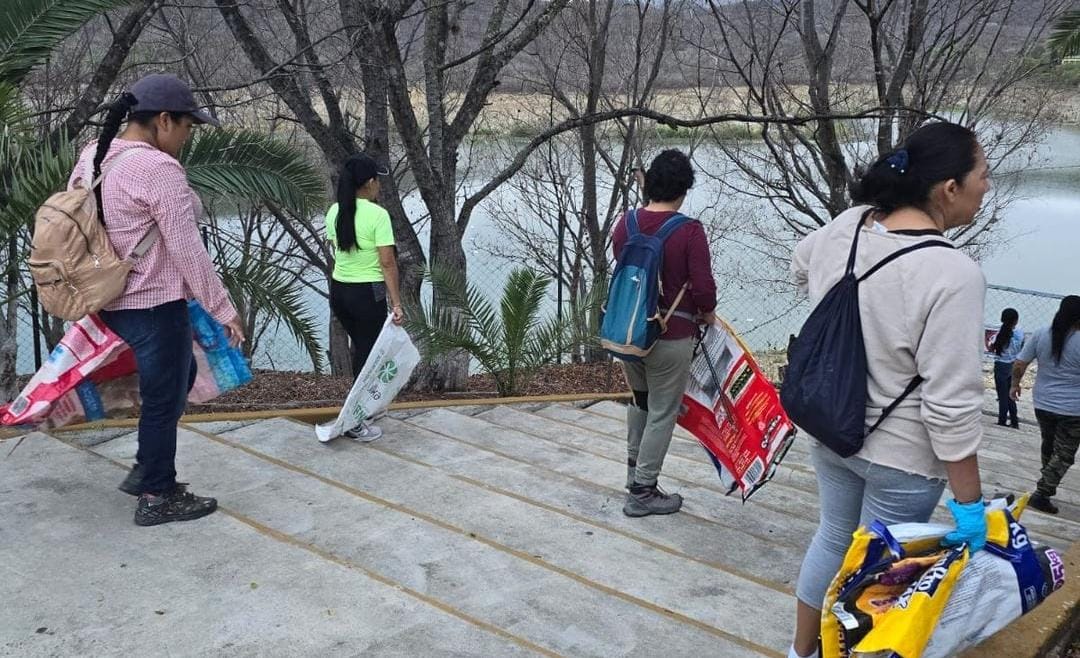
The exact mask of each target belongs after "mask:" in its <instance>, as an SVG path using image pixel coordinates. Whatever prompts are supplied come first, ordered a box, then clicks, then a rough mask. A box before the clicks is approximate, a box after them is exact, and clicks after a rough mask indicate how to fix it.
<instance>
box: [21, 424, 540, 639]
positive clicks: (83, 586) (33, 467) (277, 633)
mask: <svg viewBox="0 0 1080 658" xmlns="http://www.w3.org/2000/svg"><path fill="white" fill-rule="evenodd" d="M121 443H123V440H121ZM208 444H209V442H207V441H206V440H204V439H198V440H193V437H191V436H190V435H187V436H185V441H184V445H183V446H182V448H181V449H182V452H183V453H185V454H193V453H195V452H196V451H198V450H204V449H212V448H213V446H212V445H208ZM106 445H107V444H106ZM4 448H5V451H4V453H5V455H4V457H3V458H0V520H2V523H0V535H2V536H3V541H0V571H2V574H3V575H2V576H0V600H2V601H4V602H5V605H3V606H2V607H0V655H9V656H80V655H81V656H129V655H171V656H211V655H217V656H224V655H246V656H252V655H295V656H304V655H326V656H332V655H343V654H348V655H371V656H405V655H438V654H443V655H445V651H446V648H447V647H454V649H455V652H456V653H455V655H462V656H478V657H480V656H502V655H507V656H519V655H522V656H523V655H538V654H540V653H541V652H539V651H535V650H532V649H530V648H529V646H528V645H526V644H524V643H522V642H520V641H518V640H516V639H515V638H514V637H512V636H510V635H508V634H500V633H498V632H493V630H490V629H485V628H484V627H482V626H481V625H478V624H477V623H474V622H472V621H469V620H466V619H463V618H461V617H460V616H456V615H455V614H451V613H450V612H448V611H446V610H443V609H440V608H439V607H437V606H435V605H432V602H431V601H429V600H427V597H423V596H416V595H414V594H413V593H410V592H408V591H406V590H404V589H402V588H401V587H399V586H397V585H395V584H393V583H390V582H387V581H384V580H381V579H378V578H374V577H372V576H370V575H368V574H366V573H365V572H364V571H362V570H360V569H358V568H356V567H355V566H354V565H351V564H350V563H348V562H346V561H344V560H340V559H338V558H336V557H334V556H332V555H330V554H328V553H326V552H324V551H323V550H322V549H320V548H318V547H315V546H311V545H308V544H306V543H303V542H301V541H293V540H292V539H289V540H283V537H281V536H280V535H279V534H278V531H277V530H274V529H272V528H268V527H265V526H261V525H259V524H258V523H255V522H252V521H251V520H250V519H249V518H248V517H243V516H240V515H231V514H230V513H229V512H228V511H225V510H228V509H231V507H230V505H231V503H232V502H233V501H232V500H229V498H231V496H226V497H225V503H224V508H225V510H223V511H219V512H218V513H216V514H214V515H211V516H210V517H207V518H205V519H200V520H198V521H194V522H191V523H182V524H171V525H165V526H159V527H155V528H140V527H138V526H136V525H134V523H133V522H132V513H133V510H134V506H135V505H134V499H133V498H131V497H129V496H126V495H124V494H122V493H120V492H119V491H117V490H116V485H117V484H118V483H119V482H120V480H121V479H122V478H123V477H124V475H125V472H124V470H123V469H121V468H120V467H118V466H117V465H116V464H114V463H111V462H109V461H107V460H105V459H102V458H101V457H98V456H95V455H93V454H90V453H89V452H86V451H85V450H81V449H79V448H76V447H72V446H71V445H67V444H65V443H62V442H61V441H59V440H57V439H55V438H52V437H49V436H47V435H44V434H31V435H28V436H27V437H26V438H25V440H24V441H23V443H22V444H21V445H19V447H18V448H17V449H16V450H15V451H14V452H13V453H11V454H10V455H7V454H6V453H7V450H9V448H8V446H7V445H5V446H4ZM217 448H218V449H217V450H213V452H212V453H210V454H214V455H220V453H221V452H222V451H223V449H222V448H221V447H220V446H218V447H217ZM103 449H106V448H104V447H103ZM108 451H109V452H113V451H114V450H108ZM231 452H233V453H236V455H238V456H240V457H241V458H242V460H244V461H246V462H247V463H248V465H249V469H248V472H250V473H257V472H259V471H260V469H261V468H262V466H263V465H262V464H260V463H258V462H257V461H256V460H254V459H252V458H250V457H247V456H244V455H242V454H241V453H237V451H231ZM251 464H255V465H257V466H258V467H259V468H250V465H251ZM185 471H186V472H187V473H188V474H190V475H191V476H193V477H192V479H194V480H195V484H196V485H198V487H197V489H196V490H197V491H206V490H207V489H210V488H211V487H209V486H208V485H210V484H211V483H212V479H211V478H206V477H204V476H205V475H208V474H209V473H207V472H206V471H203V469H201V468H200V469H195V468H187V469H185ZM222 491H224V489H222ZM305 504H306V503H305ZM307 509H308V511H310V510H311V509H312V508H311V507H308V508H307Z"/></svg>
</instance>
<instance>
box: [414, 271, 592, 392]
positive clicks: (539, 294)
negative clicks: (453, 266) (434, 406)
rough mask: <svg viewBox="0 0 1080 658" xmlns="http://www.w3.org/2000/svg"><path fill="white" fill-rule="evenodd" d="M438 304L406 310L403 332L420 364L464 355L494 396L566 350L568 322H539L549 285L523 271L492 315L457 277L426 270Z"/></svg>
mask: <svg viewBox="0 0 1080 658" xmlns="http://www.w3.org/2000/svg"><path fill="white" fill-rule="evenodd" d="M425 277H426V278H427V280H428V281H430V282H431V285H432V288H433V289H434V292H435V296H436V298H437V299H438V300H439V303H438V304H436V305H432V306H430V307H428V308H425V307H424V306H423V305H422V304H418V305H416V307H415V308H410V311H409V314H408V320H407V326H408V328H409V331H410V333H412V334H413V335H414V336H415V337H416V338H417V339H418V340H419V342H420V344H421V346H422V347H423V349H424V352H425V355H426V358H427V359H429V360H432V359H437V358H439V357H441V356H443V355H445V354H447V353H450V352H454V351H457V350H464V351H465V352H467V353H468V354H469V355H470V356H472V357H473V358H474V359H476V360H477V361H478V362H479V364H480V367H481V368H482V369H483V371H484V372H486V373H488V374H490V375H491V376H492V377H493V378H494V379H495V386H496V387H497V388H498V390H499V395H503V396H507V395H513V394H515V393H516V392H517V391H519V390H521V388H522V387H523V386H524V384H525V383H526V382H527V381H528V378H529V377H530V376H532V374H533V373H534V372H535V371H536V369H537V368H539V367H540V366H542V365H545V364H548V363H551V362H553V361H556V360H557V359H558V355H559V349H560V347H561V346H563V345H564V341H565V344H567V345H568V344H569V343H570V341H569V336H570V335H571V334H572V332H571V331H570V329H569V328H570V326H571V320H570V319H569V318H567V319H559V318H552V319H550V320H547V321H541V319H540V306H541V304H542V303H543V300H544V296H545V295H546V294H547V290H548V287H549V285H550V284H551V279H550V278H549V277H547V276H544V275H541V274H538V273H536V272H533V271H531V270H528V269H524V268H518V269H515V270H514V271H513V272H511V274H510V276H509V278H508V279H507V281H506V284H505V286H504V287H503V292H502V296H501V300H500V304H499V314H498V315H497V314H496V312H495V309H494V308H493V306H492V304H491V303H490V302H489V301H488V300H487V299H485V298H484V297H483V295H481V294H480V293H479V291H478V290H477V289H476V287H475V286H472V285H469V284H468V283H467V282H466V281H465V279H464V277H463V276H462V275H461V273H459V272H452V271H447V270H445V269H439V268H432V270H429V271H428V272H426V273H425Z"/></svg>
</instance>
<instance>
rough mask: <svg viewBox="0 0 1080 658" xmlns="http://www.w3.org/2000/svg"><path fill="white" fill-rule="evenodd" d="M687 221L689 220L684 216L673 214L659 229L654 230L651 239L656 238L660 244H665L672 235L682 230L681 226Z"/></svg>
mask: <svg viewBox="0 0 1080 658" xmlns="http://www.w3.org/2000/svg"><path fill="white" fill-rule="evenodd" d="M689 221H691V220H690V218H689V217H687V216H686V215H683V214H682V213H675V214H674V215H672V216H671V217H668V219H667V221H665V222H664V223H663V224H662V225H661V226H660V228H659V229H657V230H656V233H654V234H653V237H655V238H657V239H658V240H660V241H661V242H665V241H667V239H668V238H670V237H671V234H672V233H674V232H675V231H677V230H679V229H680V228H682V225H683V224H686V223H687V222H689Z"/></svg>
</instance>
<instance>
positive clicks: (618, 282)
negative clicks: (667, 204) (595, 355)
mask: <svg viewBox="0 0 1080 658" xmlns="http://www.w3.org/2000/svg"><path fill="white" fill-rule="evenodd" d="M690 221H692V220H691V219H690V218H689V217H687V216H685V215H680V214H678V213H676V214H675V215H673V216H672V217H671V218H670V219H668V220H667V221H665V222H664V223H663V225H662V226H661V227H660V228H659V230H657V231H656V233H654V234H653V235H646V234H644V233H642V232H641V230H640V229H639V228H638V221H637V210H636V209H634V210H631V211H630V212H628V213H627V214H626V238H627V239H626V244H625V245H623V248H622V251H621V252H620V253H619V262H618V263H617V264H616V265H615V272H614V274H612V275H611V286H610V287H609V288H608V295H607V303H606V304H605V305H604V308H603V319H602V320H601V322H600V345H601V346H602V347H603V348H604V349H606V350H607V351H608V352H610V353H611V355H612V356H614V357H615V358H617V359H622V360H624V361H640V360H641V359H643V358H644V357H645V355H647V354H648V353H649V351H650V350H651V349H652V346H653V344H654V343H655V342H656V340H657V339H658V338H659V337H660V335H661V334H663V333H664V332H665V331H667V322H668V320H670V319H671V316H672V314H673V313H674V312H675V309H676V308H677V307H678V306H679V302H680V301H682V296H683V293H685V292H686V288H687V286H685V285H684V286H683V287H682V290H680V291H679V295H678V296H677V297H676V298H675V301H674V303H673V304H672V305H671V308H670V309H668V310H667V312H666V313H665V314H664V315H661V312H660V292H661V283H660V269H661V265H662V264H663V260H664V242H665V241H666V240H667V239H668V238H669V237H671V235H672V234H673V233H674V232H675V231H677V230H678V229H679V228H681V227H682V226H683V225H684V224H686V223H687V222H690Z"/></svg>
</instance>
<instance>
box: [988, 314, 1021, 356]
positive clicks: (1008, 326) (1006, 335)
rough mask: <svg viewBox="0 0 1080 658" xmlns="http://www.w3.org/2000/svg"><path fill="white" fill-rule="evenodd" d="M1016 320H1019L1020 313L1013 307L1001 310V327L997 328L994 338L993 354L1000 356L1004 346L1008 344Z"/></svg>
mask: <svg viewBox="0 0 1080 658" xmlns="http://www.w3.org/2000/svg"><path fill="white" fill-rule="evenodd" d="M1017 322H1020V314H1019V313H1017V311H1016V309H1015V308H1007V309H1005V310H1004V311H1002V312H1001V329H999V330H998V334H997V338H995V339H994V354H997V355H998V356H1001V354H1002V352H1004V351H1005V348H1006V347H1008V346H1009V343H1010V342H1011V341H1012V337H1013V333H1014V331H1015V330H1016V323H1017Z"/></svg>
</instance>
